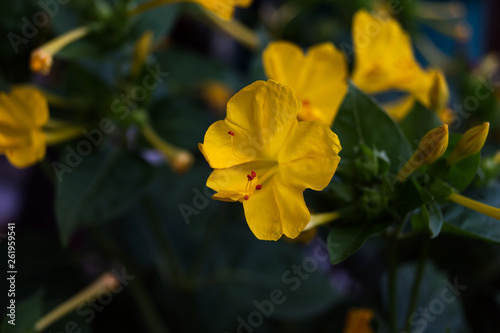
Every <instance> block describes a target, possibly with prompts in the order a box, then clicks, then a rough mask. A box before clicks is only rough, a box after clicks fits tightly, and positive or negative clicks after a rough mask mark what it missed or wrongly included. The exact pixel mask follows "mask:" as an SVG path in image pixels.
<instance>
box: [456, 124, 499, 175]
mask: <svg viewBox="0 0 500 333" xmlns="http://www.w3.org/2000/svg"><path fill="white" fill-rule="evenodd" d="M489 129H490V123H488V122H485V123H483V124H482V125H479V126H476V127H473V128H471V129H469V130H468V131H467V132H465V134H464V135H463V136H462V137H461V138H460V140H458V143H457V145H456V146H455V149H453V151H452V152H451V154H450V156H449V157H448V165H451V164H455V163H457V162H458V161H460V160H462V159H464V158H466V157H469V156H472V155H474V154H476V153H478V152H479V151H481V148H483V146H484V143H485V142H486V137H487V136H488V131H489Z"/></svg>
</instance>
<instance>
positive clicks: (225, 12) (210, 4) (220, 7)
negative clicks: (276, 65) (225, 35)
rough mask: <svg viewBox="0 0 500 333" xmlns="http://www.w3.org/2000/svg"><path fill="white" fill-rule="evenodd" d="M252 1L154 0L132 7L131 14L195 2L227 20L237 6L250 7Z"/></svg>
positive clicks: (231, 16)
mask: <svg viewBox="0 0 500 333" xmlns="http://www.w3.org/2000/svg"><path fill="white" fill-rule="evenodd" d="M252 1H253V0H152V1H149V2H145V3H143V4H141V5H139V6H137V7H136V8H134V9H132V10H131V11H130V12H129V14H130V15H135V14H139V13H141V12H144V11H146V10H149V9H152V8H155V7H158V6H162V5H168V4H172V3H177V2H195V3H198V4H200V5H201V6H203V7H204V8H205V9H207V10H208V11H210V12H212V13H214V14H215V15H217V16H218V17H219V18H221V19H223V20H226V21H227V20H230V19H232V18H233V15H234V10H235V9H236V7H242V8H246V7H249V6H250V5H251V4H252Z"/></svg>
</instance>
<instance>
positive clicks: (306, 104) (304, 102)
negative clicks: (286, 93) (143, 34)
mask: <svg viewBox="0 0 500 333" xmlns="http://www.w3.org/2000/svg"><path fill="white" fill-rule="evenodd" d="M310 104H311V102H309V100H307V99H305V100H303V101H302V105H303V106H305V107H308V106H309V105H310Z"/></svg>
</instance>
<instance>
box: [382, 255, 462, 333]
mask: <svg viewBox="0 0 500 333" xmlns="http://www.w3.org/2000/svg"><path fill="white" fill-rule="evenodd" d="M416 271H417V269H416V265H414V264H406V265H403V266H401V268H399V269H398V272H397V286H396V288H397V295H398V297H397V303H396V309H397V327H398V329H403V328H404V327H405V326H406V319H407V318H406V315H407V312H408V304H409V300H410V297H411V296H410V295H411V290H412V285H413V281H414V280H415V278H416ZM387 281H388V279H387V276H385V277H384V279H383V285H382V289H383V290H382V295H384V303H385V304H388V288H387ZM464 283H465V281H464V280H462V279H461V278H460V277H448V276H446V275H445V274H444V273H443V272H440V271H439V270H438V269H437V268H436V267H435V266H434V265H433V264H430V263H428V264H427V265H426V266H425V268H424V272H423V277H422V281H421V283H420V290H419V294H418V297H417V302H416V306H415V312H414V315H413V317H412V325H411V326H410V330H409V332H425V333H442V332H444V331H445V330H446V328H447V327H448V326H450V327H451V328H452V331H453V332H469V329H468V327H467V324H466V322H465V320H464V316H463V310H462V306H461V302H460V300H461V298H462V297H464V296H463V294H464V293H466V292H467V289H465V290H463V288H464V287H463V285H464ZM454 285H455V286H457V288H456V289H453V288H454V287H453V286H454ZM465 287H467V286H465ZM438 309H439V312H438V311H437V310H438ZM398 332H399V330H398Z"/></svg>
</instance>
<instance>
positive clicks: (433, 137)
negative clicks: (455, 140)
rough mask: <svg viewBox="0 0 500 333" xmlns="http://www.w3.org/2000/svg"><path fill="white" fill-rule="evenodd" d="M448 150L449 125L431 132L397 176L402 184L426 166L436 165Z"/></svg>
mask: <svg viewBox="0 0 500 333" xmlns="http://www.w3.org/2000/svg"><path fill="white" fill-rule="evenodd" d="M446 148H448V125H446V124H445V125H442V126H439V127H436V128H434V129H433V130H430V131H429V132H428V133H427V134H426V135H425V136H424V137H423V138H422V140H420V143H419V144H418V148H417V150H416V151H415V153H413V155H412V157H411V158H410V160H409V161H408V162H406V164H405V166H404V167H403V168H401V170H400V171H399V173H398V175H397V180H398V181H400V182H402V181H404V180H405V179H406V178H408V177H409V176H410V175H411V174H412V173H414V172H415V171H417V170H418V169H419V168H421V167H422V166H424V165H427V164H432V163H434V162H435V161H436V160H437V159H438V158H440V157H441V156H442V155H443V154H444V152H445V151H446Z"/></svg>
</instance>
